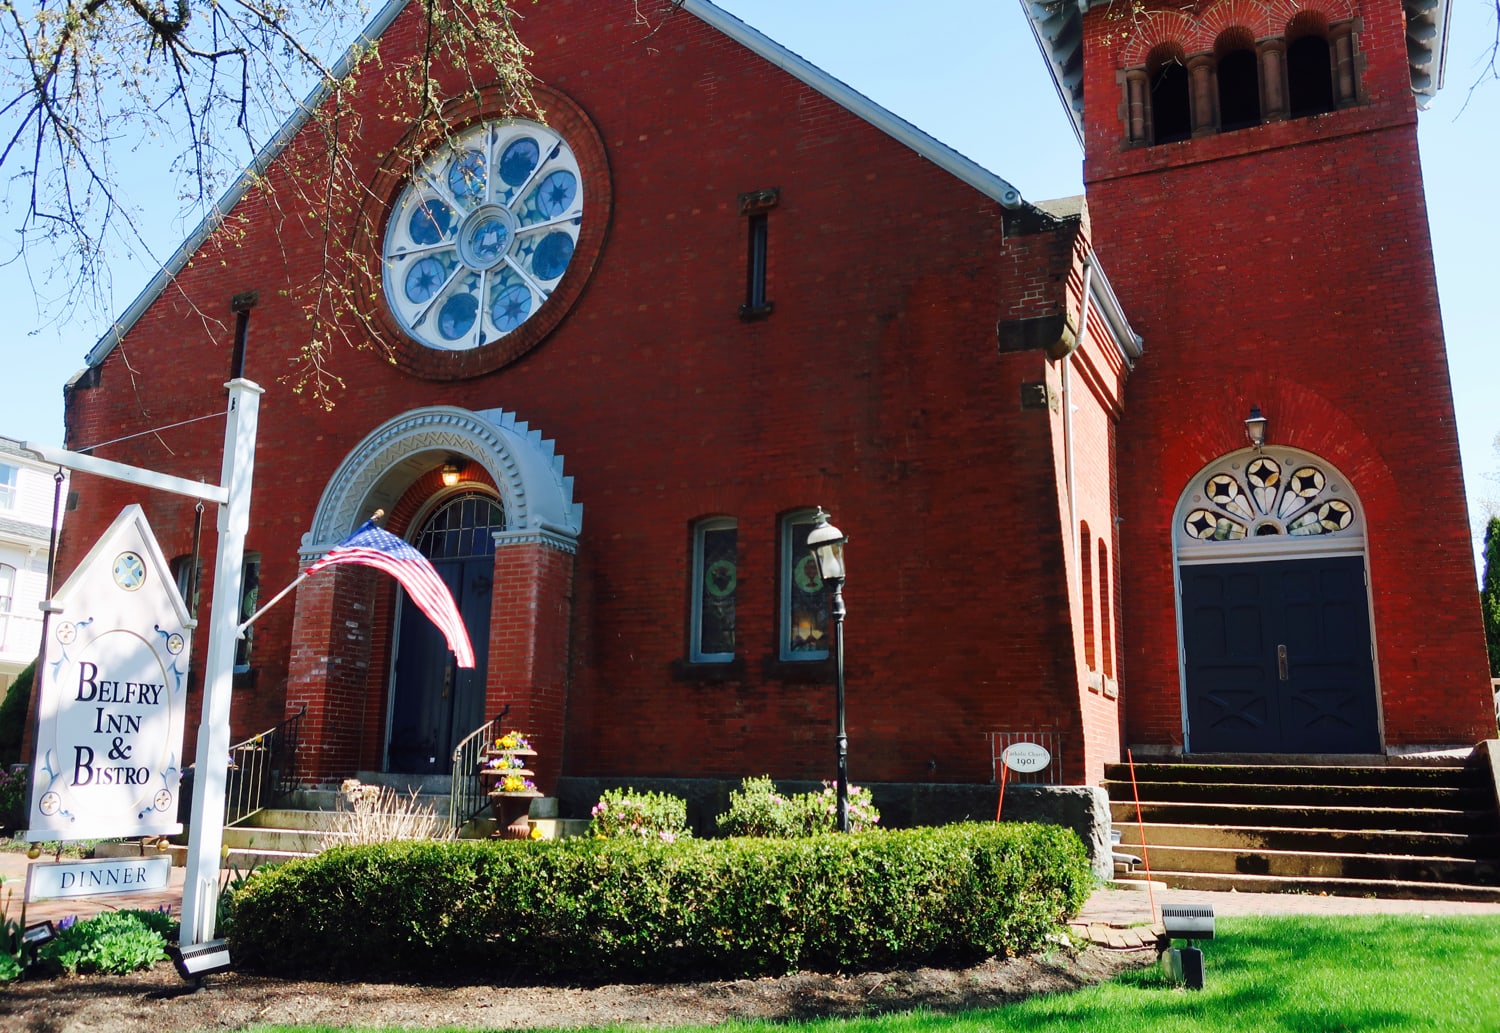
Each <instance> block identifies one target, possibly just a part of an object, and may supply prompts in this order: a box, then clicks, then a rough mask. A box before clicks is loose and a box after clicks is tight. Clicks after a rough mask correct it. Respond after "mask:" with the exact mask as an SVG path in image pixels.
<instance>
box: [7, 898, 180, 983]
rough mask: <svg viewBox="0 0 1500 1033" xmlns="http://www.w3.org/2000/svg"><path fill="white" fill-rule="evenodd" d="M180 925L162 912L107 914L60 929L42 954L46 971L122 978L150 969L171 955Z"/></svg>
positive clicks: (119, 912) (39, 956)
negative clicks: (171, 940)
mask: <svg viewBox="0 0 1500 1033" xmlns="http://www.w3.org/2000/svg"><path fill="white" fill-rule="evenodd" d="M176 926H177V923H176V922H174V921H173V920H172V918H171V917H170V916H169V915H166V914H163V913H162V912H160V911H106V912H104V913H102V914H98V915H95V916H94V917H93V918H86V919H84V920H83V921H81V922H75V923H74V924H73V925H71V926H68V927H67V928H63V929H59V930H58V933H57V936H56V937H55V938H54V939H52V940H51V941H50V942H48V943H47V944H46V945H45V946H44V947H42V949H41V950H40V951H39V952H38V955H37V963H38V965H39V966H40V967H41V968H43V969H44V970H52V971H58V970H60V971H62V972H65V973H67V974H68V975H70V976H72V975H90V974H94V973H101V974H108V975H122V974H124V973H126V972H134V971H135V970H136V969H142V968H150V967H151V966H152V965H155V964H156V963H157V962H158V961H162V960H164V959H165V958H166V956H167V949H166V948H167V938H168V937H169V936H170V937H174V938H175V936H176V935H177V933H176Z"/></svg>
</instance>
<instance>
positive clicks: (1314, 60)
mask: <svg viewBox="0 0 1500 1033" xmlns="http://www.w3.org/2000/svg"><path fill="white" fill-rule="evenodd" d="M1286 80H1287V92H1288V93H1289V94H1290V96H1289V97H1288V106H1289V110H1290V113H1291V116H1292V117H1293V118H1303V117H1305V116H1307V115H1321V114H1322V113H1323V112H1325V111H1332V110H1333V65H1332V62H1331V60H1330V55H1329V49H1328V41H1327V40H1326V39H1324V38H1323V37H1322V36H1303V37H1302V38H1301V39H1298V40H1295V41H1293V43H1292V45H1291V46H1289V47H1287V48H1286Z"/></svg>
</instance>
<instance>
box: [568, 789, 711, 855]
mask: <svg viewBox="0 0 1500 1033" xmlns="http://www.w3.org/2000/svg"><path fill="white" fill-rule="evenodd" d="M589 816H590V817H589V835H591V836H596V837H600V838H603V839H621V838H624V839H640V840H645V841H647V842H661V843H675V842H676V841H677V840H679V839H686V838H689V837H691V836H692V834H693V833H692V830H691V829H689V828H688V825H687V801H686V800H683V799H681V798H680V797H676V796H670V795H668V794H666V793H639V792H636V791H635V790H634V789H606V790H605V791H604V795H603V796H601V797H600V798H599V802H598V803H596V804H594V807H593V809H592V810H591V811H589Z"/></svg>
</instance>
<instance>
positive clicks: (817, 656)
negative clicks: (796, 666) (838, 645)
mask: <svg viewBox="0 0 1500 1033" xmlns="http://www.w3.org/2000/svg"><path fill="white" fill-rule="evenodd" d="M814 512H815V511H814V510H811V509H804V510H799V511H798V512H796V513H792V514H789V515H788V516H786V517H783V518H782V521H781V621H780V623H781V651H780V659H782V660H826V659H828V644H829V642H830V639H829V637H828V632H829V617H828V590H827V589H826V588H824V587H823V577H822V575H821V574H820V573H819V572H818V561H817V560H815V559H813V555H812V552H811V551H809V550H808V548H807V536H808V534H809V533H810V532H811V531H812V529H813V523H814V521H813V514H814Z"/></svg>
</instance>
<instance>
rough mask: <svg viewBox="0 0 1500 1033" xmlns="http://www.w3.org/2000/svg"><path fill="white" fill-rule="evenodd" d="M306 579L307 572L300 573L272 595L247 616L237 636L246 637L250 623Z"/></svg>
mask: <svg viewBox="0 0 1500 1033" xmlns="http://www.w3.org/2000/svg"><path fill="white" fill-rule="evenodd" d="M306 580H307V575H306V574H298V575H297V580H295V581H293V582H292V583H291V584H289V585H287V586H286V587H285V588H283V589H282V590H281V591H279V592H277V593H276V594H275V595H274V596H272V598H271V601H270V602H268V603H266V605H264V606H262V607H261V608H260V609H258V610H256V611H255V612H254V613H252V614H251V615H250V616H248V617H246V618H245V622H244V623H243V624H241V625H240V627H239V632H238V634H237V636H236V637H238V638H244V637H245V629H246V628H248V627H250V625H252V624H254V623H255V622H256V621H258V620H259V619H260V616H261V614H263V613H265V612H266V611H267V610H269V609H270V608H271V607H273V606H275V605H276V604H277V603H279V602H281V600H283V599H285V598H286V597H287V594H288V593H289V592H291V590H292V589H294V588H296V587H297V586H298V585H300V584H302V582H304V581H306Z"/></svg>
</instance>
